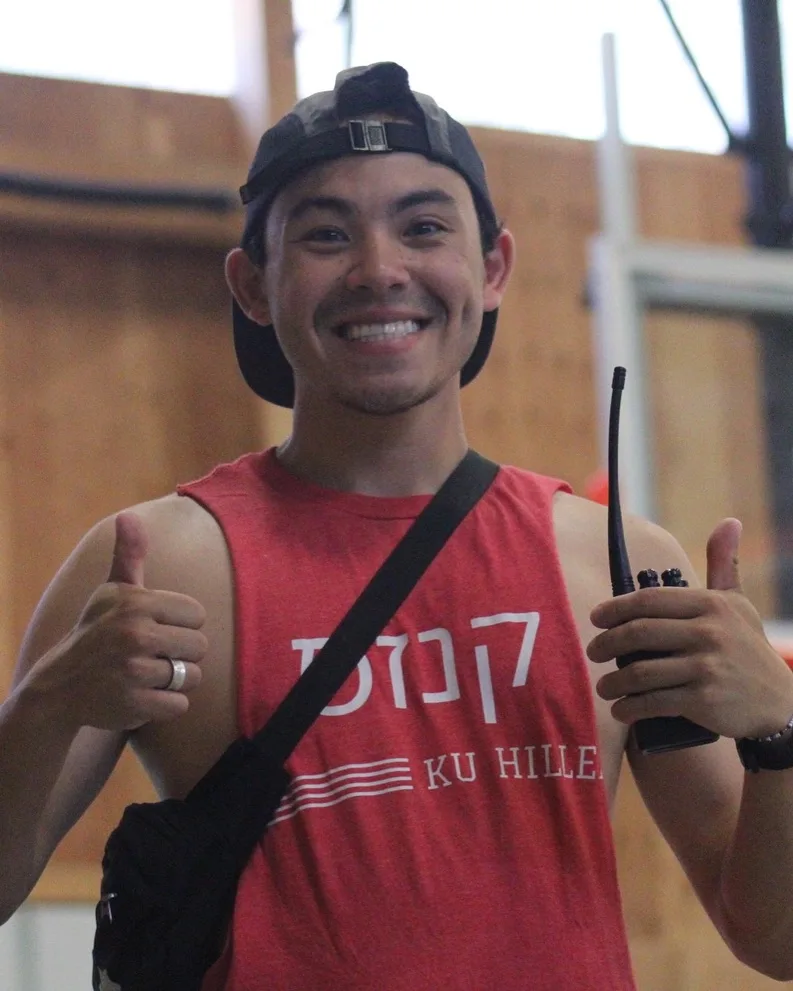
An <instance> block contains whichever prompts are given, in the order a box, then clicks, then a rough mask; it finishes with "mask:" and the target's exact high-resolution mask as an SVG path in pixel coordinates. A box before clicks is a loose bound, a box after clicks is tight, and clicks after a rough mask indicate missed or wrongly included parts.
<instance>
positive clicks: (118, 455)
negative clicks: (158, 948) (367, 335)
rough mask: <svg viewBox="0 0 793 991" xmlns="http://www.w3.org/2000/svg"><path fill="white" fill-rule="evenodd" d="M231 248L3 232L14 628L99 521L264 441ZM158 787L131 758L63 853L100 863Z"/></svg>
mask: <svg viewBox="0 0 793 991" xmlns="http://www.w3.org/2000/svg"><path fill="white" fill-rule="evenodd" d="M222 262H223V255H222V253H221V252H219V251H217V250H216V249H213V248H210V249H200V248H196V247H181V246H178V245H160V246H153V245H151V244H136V243H134V242H133V243H124V242H120V241H118V240H115V239H114V240H103V239H90V238H86V237H85V236H82V235H81V236H79V237H68V236H52V235H50V236H41V235H37V234H35V233H32V234H29V235H21V234H19V233H15V234H14V235H13V236H11V235H7V234H6V235H4V234H3V233H2V232H0V269H2V271H3V280H2V288H1V289H0V299H1V304H0V305H1V306H2V314H3V326H2V329H3V348H2V356H3V365H2V370H1V371H0V377H1V378H2V383H3V385H2V391H3V396H4V401H5V403H6V404H7V409H8V411H9V414H8V417H7V420H6V423H5V424H4V426H5V433H4V437H5V449H6V451H7V466H8V468H9V469H10V470H9V471H7V473H6V474H5V475H4V476H0V477H4V478H5V479H6V480H7V500H6V501H5V502H4V504H3V512H4V513H8V519H9V530H10V539H9V541H8V550H9V554H8V555H7V556H4V558H3V560H4V562H7V564H8V568H9V572H10V573H12V574H13V576H14V592H15V594H14V599H13V603H12V607H11V615H10V617H9V618H10V625H9V626H7V627H6V629H5V631H4V632H5V633H6V635H7V636H8V638H9V640H10V641H12V642H14V643H18V642H19V640H20V638H21V636H22V633H23V630H24V628H25V626H26V624H27V622H28V619H29V617H30V614H31V612H32V610H33V607H34V605H35V603H36V601H37V600H38V598H39V596H40V594H41V592H42V591H43V589H44V587H45V586H46V584H47V582H48V581H49V580H50V578H51V576H52V574H53V573H54V571H55V569H56V568H57V566H58V565H59V564H60V562H61V561H62V559H63V558H64V557H65V556H66V555H67V554H68V552H69V551H70V550H71V548H72V547H73V546H74V544H75V543H76V541H77V540H78V539H79V537H80V536H81V535H82V533H83V532H85V530H87V529H88V528H89V527H90V526H91V525H92V524H93V523H94V522H96V520H97V519H100V518H101V517H103V516H105V515H107V514H108V513H112V512H114V511H116V510H118V509H120V508H122V507H124V506H126V505H129V504H130V503H134V502H137V501H140V500H144V499H149V498H153V497H156V496H158V495H162V494H164V493H166V492H168V491H171V490H172V489H173V487H174V485H175V484H176V483H177V482H178V481H184V480H187V479H190V478H194V477H197V476H199V475H201V474H203V473H204V472H206V471H207V470H208V469H209V468H210V467H212V466H213V465H214V464H215V463H217V462H218V461H222V460H228V459H230V458H233V457H236V456H237V455H239V454H240V453H242V452H243V451H246V450H250V449H253V448H256V447H257V446H258V445H259V432H260V426H259V415H258V412H257V410H256V409H255V406H254V403H253V401H252V400H250V399H249V397H248V395H247V392H246V390H245V388H244V385H243V383H242V381H241V379H240V377H239V374H238V372H237V369H236V365H235V363H234V357H233V350H232V348H231V345H230V329H229V320H228V312H229V307H228V296H227V291H226V288H225V285H224V283H223V279H222ZM13 653H14V651H11V650H9V651H8V652H7V653H4V655H3V662H2V674H3V678H4V682H5V683H7V680H8V676H9V670H8V668H9V665H8V659H9V658H10V657H12V656H13ZM152 796H153V792H152V790H151V788H150V787H149V786H148V784H147V783H146V782H145V781H144V778H143V775H142V773H141V772H140V771H139V769H138V766H137V763H136V762H135V760H134V758H132V757H131V756H127V757H126V758H125V760H123V761H122V763H121V765H120V766H119V768H118V770H117V771H116V772H115V774H114V775H113V778H112V779H111V782H110V783H109V785H108V787H106V788H105V790H104V791H103V793H102V795H101V796H100V797H99V799H98V800H97V802H96V803H95V805H94V807H93V808H92V810H91V813H90V814H89V815H87V816H86V817H84V819H83V820H82V822H81V823H80V824H79V825H78V826H77V827H75V829H74V830H72V832H71V833H70V834H69V835H68V837H67V838H66V839H65V840H64V842H63V844H62V845H61V848H60V850H59V851H58V854H57V857H56V861H57V864H58V865H59V866H60V867H61V868H63V867H64V866H67V867H68V866H69V865H76V866H79V865H81V864H86V863H87V864H91V865H97V864H98V863H99V860H100V859H101V851H102V848H103V845H104V841H105V839H106V837H107V834H108V832H109V830H110V828H111V827H112V826H113V825H114V824H115V822H116V821H117V820H118V818H119V816H120V813H121V810H122V809H123V807H124V805H125V804H127V802H129V801H132V800H140V799H143V798H149V797H152ZM63 876H68V872H67V874H66V875H63Z"/></svg>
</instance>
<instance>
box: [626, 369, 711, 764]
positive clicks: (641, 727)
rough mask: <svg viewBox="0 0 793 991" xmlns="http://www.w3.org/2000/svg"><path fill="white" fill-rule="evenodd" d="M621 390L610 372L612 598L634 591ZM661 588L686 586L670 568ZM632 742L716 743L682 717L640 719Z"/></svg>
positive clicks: (651, 582)
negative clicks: (623, 487)
mask: <svg viewBox="0 0 793 991" xmlns="http://www.w3.org/2000/svg"><path fill="white" fill-rule="evenodd" d="M624 387H625V369H624V368H621V367H617V368H615V369H614V377H613V379H612V382H611V409H610V412H609V441H608V489H609V501H608V545H609V572H610V574H611V589H612V592H613V593H614V595H625V594H626V593H628V592H633V591H635V589H636V587H635V585H634V583H633V576H632V572H631V565H630V561H629V560H628V551H627V548H626V546H625V533H624V530H623V526H622V509H621V507H620V490H619V478H618V475H619V422H620V404H621V402H622V390H623V388H624ZM637 579H638V581H639V586H640V588H652V587H658V586H659V585H660V584H661V582H659V581H658V574H657V573H656V572H655V571H652V570H651V569H648V570H646V571H641V572H639V574H638V575H637ZM661 579H662V582H663V584H664V585H665V586H672V587H673V586H678V587H679V586H685V585H688V582H687V581H686V580H685V579H684V578H683V576H682V575H681V573H680V570H679V568H670V569H669V570H668V571H664V572H663V573H662V575H661ZM663 656H664V655H663V654H654V653H652V652H651V651H646V650H637V651H635V652H634V653H632V654H626V655H625V656H624V657H618V658H617V667H619V668H624V667H625V666H626V665H627V664H632V663H633V662H634V661H649V660H654V659H655V658H658V657H663ZM632 732H633V737H634V741H635V743H636V746H637V748H638V749H639V750H640V751H641V752H642V753H643V754H657V753H661V752H662V751H664V750H682V749H684V748H685V747H697V746H699V745H700V744H703V743H713V741H714V740H718V738H719V737H718V734H717V733H713V732H711V730H709V729H705V727H704V726H698V725H697V724H696V723H693V722H691V720H690V719H686V718H685V717H684V716H654V717H652V718H649V719H640V720H639V721H638V722H637V723H634V724H633V728H632Z"/></svg>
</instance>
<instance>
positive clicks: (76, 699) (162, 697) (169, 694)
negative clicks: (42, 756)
mask: <svg viewBox="0 0 793 991" xmlns="http://www.w3.org/2000/svg"><path fill="white" fill-rule="evenodd" d="M115 526H116V532H115V545H114V548H113V559H112V563H111V566H110V571H109V574H108V578H107V581H106V582H105V583H104V584H102V585H100V586H99V588H97V589H96V591H95V592H94V594H93V595H92V596H91V598H90V599H89V601H88V603H87V604H86V606H85V608H84V610H83V612H82V615H81V616H80V618H79V620H78V621H77V623H76V625H75V626H74V628H73V629H72V630H71V632H70V633H69V634H68V635H67V637H66V638H65V639H64V640H63V641H62V642H61V643H59V644H58V645H57V646H56V647H54V648H53V649H52V650H51V651H49V652H48V655H47V659H46V666H47V668H48V670H49V675H50V678H53V677H55V678H56V679H57V680H59V681H60V682H61V687H62V690H63V692H64V693H65V697H67V698H68V701H69V709H70V713H71V716H72V718H73V719H74V720H76V721H77V722H78V723H79V725H81V726H96V727H99V728H101V729H111V730H131V729H136V728H138V727H139V726H142V725H143V724H144V723H147V722H150V721H163V720H168V719H173V718H175V717H176V716H179V715H181V714H182V713H184V712H186V711H187V708H188V705H189V703H188V699H187V694H186V693H189V692H190V691H191V690H192V689H194V688H195V687H196V686H197V685H198V684H199V682H200V680H201V670H200V668H199V667H198V662H199V661H200V660H201V659H202V657H203V656H204V654H205V653H206V650H207V640H206V637H205V636H204V635H203V634H202V633H201V632H200V629H201V627H202V626H203V624H204V620H205V611H204V608H203V606H202V605H201V604H200V603H199V602H197V601H196V600H195V599H192V598H190V597H189V596H186V595H182V594H180V593H177V592H168V591H153V590H151V589H147V588H146V586H145V583H144V569H145V561H146V555H147V552H148V538H147V534H146V530H145V527H144V524H143V521H142V520H141V519H140V517H139V516H137V515H136V514H135V513H132V512H124V513H119V514H118V516H117V517H116V520H115ZM56 672H57V673H56ZM174 689H176V690H174Z"/></svg>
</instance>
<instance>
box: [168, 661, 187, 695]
mask: <svg viewBox="0 0 793 991" xmlns="http://www.w3.org/2000/svg"><path fill="white" fill-rule="evenodd" d="M167 660H168V661H169V662H170V664H171V680H170V681H169V682H168V684H167V685H166V686H165V688H164V691H166V692H178V691H179V689H180V688H181V687H182V685H183V684H184V683H185V681H187V665H186V664H185V662H184V661H180V660H179V658H178V657H177V658H173V657H169V658H167Z"/></svg>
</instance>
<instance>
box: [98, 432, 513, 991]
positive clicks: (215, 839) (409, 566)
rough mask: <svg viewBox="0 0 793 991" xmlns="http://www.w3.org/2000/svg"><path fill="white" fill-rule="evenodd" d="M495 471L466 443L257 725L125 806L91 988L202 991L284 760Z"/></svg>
mask: <svg viewBox="0 0 793 991" xmlns="http://www.w3.org/2000/svg"><path fill="white" fill-rule="evenodd" d="M497 472H498V466H497V465H496V464H494V463H493V462H491V461H488V460H487V459H486V458H483V457H481V456H480V455H478V454H476V452H474V451H469V452H468V454H466V456H465V457H464V458H463V460H462V461H461V462H460V464H459V465H458V466H457V467H456V468H455V470H454V471H453V472H452V473H451V475H450V476H449V477H448V479H447V480H446V481H445V482H444V484H443V485H442V486H441V488H440V489H439V490H438V492H437V493H436V495H435V496H434V497H433V498H432V499H431V500H430V502H429V503H428V505H427V506H426V508H425V509H424V511H423V512H422V513H421V514H420V515H419V517H418V518H417V519H416V520H415V522H414V523H413V525H412V526H411V527H410V529H409V530H408V532H407V533H406V534H405V536H404V537H403V538H402V540H401V541H400V542H399V543H398V544H397V546H396V547H395V548H394V550H393V551H392V552H391V554H390V555H389V556H388V558H387V559H386V561H385V562H384V563H383V564H382V565H381V567H380V568H379V569H378V571H377V573H376V574H375V576H374V577H373V578H372V580H371V581H370V582H369V584H368V585H367V586H366V588H365V589H364V590H363V592H362V593H361V595H360V596H359V597H358V599H357V600H356V601H355V603H354V604H353V606H352V607H351V608H350V610H349V612H348V613H347V614H346V616H345V617H344V618H343V619H342V621H341V622H340V623H339V625H338V626H337V627H336V629H335V630H334V631H333V633H332V634H331V636H330V638H329V639H328V641H327V643H326V644H325V646H324V647H323V648H322V649H321V650H320V651H319V653H318V654H317V656H316V657H315V658H314V660H313V662H312V663H311V664H310V665H309V667H308V668H307V669H306V670H305V671H304V672H303V674H302V675H301V676H300V678H299V679H298V680H297V682H296V683H295V685H293V687H292V688H291V690H290V691H289V693H288V694H287V696H286V697H285V698H284V700H283V702H282V703H281V704H280V705H279V707H278V708H277V710H276V711H275V712H274V713H273V715H272V717H271V718H270V719H269V720H268V722H267V724H266V725H265V726H264V728H263V729H261V730H260V731H259V732H258V733H257V734H256V735H255V736H254V737H253V738H252V739H248V738H246V737H240V738H239V739H237V740H235V742H234V743H232V744H231V746H230V747H229V748H228V749H227V750H226V752H225V753H224V754H223V756H222V757H221V758H220V760H218V762H217V763H216V764H215V765H214V766H213V767H212V768H211V769H210V770H209V771H208V772H207V774H206V775H205V776H204V777H203V778H202V779H201V780H200V781H199V782H198V784H196V786H195V787H194V788H193V789H192V791H191V792H190V793H189V794H188V795H187V797H186V798H185V799H183V800H182V799H166V800H165V801H162V802H151V803H145V804H135V805H130V806H129V807H128V808H127V809H126V810H125V812H124V814H123V816H122V818H121V822H120V823H119V825H118V826H117V827H116V828H115V830H114V831H113V832H112V833H111V835H110V838H109V839H108V842H107V846H106V848H105V855H104V857H103V860H102V870H103V875H102V886H101V898H100V901H99V903H98V905H97V907H96V934H95V938H94V949H93V963H94V966H93V988H94V991H199V989H200V987H201V983H202V981H203V978H204V975H205V974H206V972H207V970H208V969H209V968H210V967H211V966H212V964H213V963H214V962H215V961H216V960H217V959H218V957H219V956H220V953H221V951H222V949H223V945H224V941H225V938H226V933H227V929H228V925H229V922H230V920H231V915H232V911H233V908H234V900H235V896H236V890H237V882H238V880H239V876H240V874H241V873H242V871H243V869H244V868H245V865H246V864H247V862H248V859H249V858H250V855H251V852H252V851H253V849H254V847H255V845H256V843H257V842H258V841H259V840H260V839H261V837H262V836H263V835H264V833H265V831H266V829H267V826H268V824H269V822H270V821H271V819H272V817H273V815H274V814H275V811H276V809H277V808H278V806H279V805H280V803H281V799H282V798H283V796H284V795H285V793H286V791H287V789H288V787H289V782H290V778H289V775H288V774H287V772H286V771H285V769H284V762H285V761H286V759H287V758H288V757H289V755H290V754H291V753H292V751H293V750H294V748H295V747H296V746H297V744H298V743H299V742H300V740H301V738H302V737H303V736H304V734H305V733H306V732H307V730H308V729H309V728H310V727H311V725H312V724H313V722H314V721H315V720H316V718H317V717H318V716H319V715H320V713H321V712H322V710H323V709H324V708H325V706H326V705H328V703H329V702H330V700H331V699H332V698H333V696H334V695H335V694H336V692H337V691H338V690H339V688H341V686H342V685H343V684H344V681H345V680H346V678H347V677H348V675H349V674H350V673H351V672H352V671H353V670H354V669H355V667H356V666H357V664H358V661H359V660H360V658H361V657H362V656H363V655H364V654H365V653H366V651H367V650H368V649H369V647H370V646H371V645H372V643H373V642H374V640H375V639H376V637H377V636H378V634H379V633H380V632H381V630H382V629H383V627H384V626H385V625H386V623H387V622H388V620H389V619H390V618H391V616H393V614H394V613H395V612H396V610H397V609H398V608H399V606H400V605H401V604H402V602H404V600H405V599H406V598H407V595H408V593H409V592H410V590H411V589H412V588H413V586H414V585H415V583H416V582H417V581H418V579H419V578H420V577H421V575H422V574H423V572H424V571H425V570H426V568H427V567H428V566H429V564H430V562H431V561H432V559H433V558H434V557H435V555H436V554H437V553H438V551H439V550H440V549H441V547H442V546H443V545H444V544H445V543H446V541H447V540H448V538H449V537H450V536H451V534H452V533H453V531H454V530H455V528H456V527H457V526H458V525H459V524H460V523H461V522H462V520H463V519H464V518H465V516H466V515H467V513H468V512H469V511H470V509H472V508H473V506H474V505H475V504H476V502H477V501H478V499H479V498H481V496H482V495H484V493H485V492H486V491H487V489H488V487H489V486H490V483H491V482H492V481H493V479H494V478H495V476H496V473H497Z"/></svg>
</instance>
